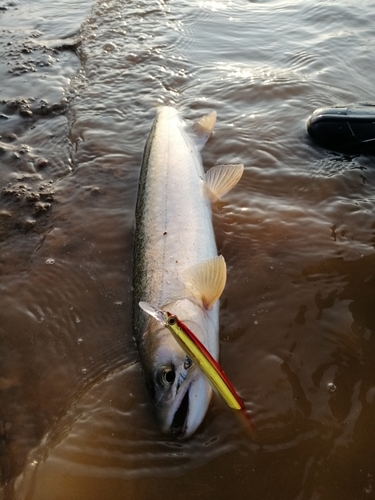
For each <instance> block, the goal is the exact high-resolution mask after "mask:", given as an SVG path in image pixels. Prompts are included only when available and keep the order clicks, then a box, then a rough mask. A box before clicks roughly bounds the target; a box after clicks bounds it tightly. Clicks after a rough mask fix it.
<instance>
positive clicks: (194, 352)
mask: <svg viewBox="0 0 375 500" xmlns="http://www.w3.org/2000/svg"><path fill="white" fill-rule="evenodd" d="M139 306H140V308H141V309H143V311H145V312H146V313H147V314H149V315H150V316H152V317H153V318H155V319H156V320H157V321H159V323H161V324H162V325H164V326H165V327H166V328H168V330H169V331H170V332H171V333H172V335H173V336H174V338H175V339H176V340H177V342H178V343H179V344H180V346H181V347H182V349H184V351H185V352H186V353H187V354H188V356H189V357H190V358H191V359H192V360H193V361H194V362H195V363H196V364H197V365H198V367H199V368H200V369H201V371H202V372H203V374H204V375H205V376H206V377H207V379H208V380H209V382H210V383H211V385H212V386H213V388H214V389H215V390H216V391H217V393H218V394H219V395H220V396H221V398H222V399H223V400H224V402H225V403H226V404H227V405H228V406H229V408H232V409H233V410H243V411H246V408H245V405H244V403H243V401H242V399H241V398H240V396H239V395H238V394H237V392H236V390H235V389H234V387H233V386H232V384H231V383H230V381H229V380H228V377H227V376H226V375H225V373H224V371H223V369H222V368H221V366H220V365H219V363H218V362H217V361H216V360H215V359H214V358H213V357H212V356H211V354H210V353H209V351H208V350H207V349H206V348H205V346H204V345H203V344H202V342H201V341H200V340H199V339H198V338H197V337H196V336H195V335H194V333H193V332H192V331H191V330H190V329H189V328H188V327H187V326H186V325H185V324H184V323H183V322H182V321H180V320H179V319H178V318H177V316H175V315H173V314H171V313H170V312H168V311H162V310H160V309H156V308H155V307H152V306H150V305H149V304H147V303H146V302H140V303H139Z"/></svg>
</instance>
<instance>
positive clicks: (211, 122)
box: [194, 111, 217, 149]
mask: <svg viewBox="0 0 375 500" xmlns="http://www.w3.org/2000/svg"><path fill="white" fill-rule="evenodd" d="M216 116H217V115H216V111H211V113H208V114H207V115H204V116H202V118H200V119H199V120H198V121H197V122H195V123H194V132H195V135H196V137H197V145H198V147H199V148H200V149H201V148H203V146H204V145H205V144H206V142H207V141H208V139H209V138H210V135H211V134H212V131H213V129H214V127H215V123H216Z"/></svg>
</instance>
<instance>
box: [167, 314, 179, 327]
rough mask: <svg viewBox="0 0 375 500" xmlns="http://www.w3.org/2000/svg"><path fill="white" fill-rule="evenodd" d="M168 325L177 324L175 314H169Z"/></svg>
mask: <svg viewBox="0 0 375 500" xmlns="http://www.w3.org/2000/svg"><path fill="white" fill-rule="evenodd" d="M167 322H168V325H169V326H174V325H176V324H177V321H176V316H169V318H168V320H167Z"/></svg>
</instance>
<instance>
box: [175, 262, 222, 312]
mask: <svg viewBox="0 0 375 500" xmlns="http://www.w3.org/2000/svg"><path fill="white" fill-rule="evenodd" d="M183 277H184V282H185V286H186V288H187V289H188V290H189V292H190V293H191V294H192V295H193V297H195V298H196V299H197V300H199V301H201V302H202V304H203V306H204V307H205V309H212V307H213V305H214V304H215V302H216V301H217V300H218V299H219V297H220V295H221V294H222V293H223V290H224V287H225V283H226V280H227V266H226V264H225V260H224V257H223V256H222V255H220V256H218V257H214V258H212V259H208V260H205V261H203V262H201V263H200V264H196V265H195V266H192V267H190V268H189V269H187V270H186V271H185V272H184V273H183Z"/></svg>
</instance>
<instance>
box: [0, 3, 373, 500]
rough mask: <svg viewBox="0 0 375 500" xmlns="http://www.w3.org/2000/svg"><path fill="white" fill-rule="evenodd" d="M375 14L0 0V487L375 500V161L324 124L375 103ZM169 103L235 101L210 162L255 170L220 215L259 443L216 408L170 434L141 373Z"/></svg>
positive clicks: (189, 115) (224, 321)
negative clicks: (329, 110)
mask: <svg viewBox="0 0 375 500" xmlns="http://www.w3.org/2000/svg"><path fill="white" fill-rule="evenodd" d="M2 7H3V8H2ZM91 9H92V10H91ZM374 22H375V7H374V5H373V3H372V2H369V1H364V2H361V4H360V5H359V4H358V3H356V4H355V3H354V2H351V1H346V2H340V3H339V2H335V1H334V0H328V1H318V2H316V1H314V2H313V1H303V2H299V1H292V0H289V1H276V0H269V1H262V2H245V1H240V0H237V1H229V0H228V1H222V2H219V1H218V2H214V1H212V2H208V1H207V2H205V1H201V2H185V1H180V0H177V1H175V2H162V1H160V2H146V1H143V0H141V1H138V2H131V1H130V2H126V3H125V2H121V1H120V0H112V1H111V0H108V1H106V2H101V1H99V2H98V3H96V4H92V3H91V2H89V1H88V0H87V2H80V3H79V5H77V2H72V1H66V0H64V1H63V2H59V3H56V4H54V3H52V2H47V1H40V0H38V1H36V0H35V1H30V0H29V1H28V2H8V3H7V2H5V3H0V26H1V33H2V38H1V40H0V50H1V53H2V55H3V57H2V58H1V61H0V77H1V81H2V84H1V90H0V136H1V138H0V147H1V149H0V153H1V155H0V162H1V171H0V183H1V190H2V191H1V197H0V203H1V206H0V269H1V275H2V279H1V301H2V310H1V313H0V314H1V322H0V328H1V331H0V342H1V344H0V345H1V348H0V358H1V362H0V391H1V392H0V480H1V489H0V499H1V500H3V499H7V500H8V499H16V498H17V499H27V500H29V499H32V500H44V499H49V500H57V499H67V498H72V499H73V498H74V499H80V500H81V499H82V500H83V499H85V498H90V499H96V498H97V499H99V498H103V496H105V497H106V498H111V499H116V498H121V499H124V498H126V499H133V498H137V499H138V498H139V499H151V498H152V499H157V498H164V497H165V495H168V496H172V495H174V496H176V497H178V498H181V499H184V498H189V499H191V498H204V499H205V498H211V497H213V496H215V497H216V498H219V499H226V498H229V497H236V498H240V499H242V498H249V496H250V495H251V496H252V497H253V498H261V499H267V500H268V499H274V498H275V499H276V498H277V499H285V500H287V499H288V500H290V499H296V500H305V499H306V500H307V499H309V500H310V499H311V500H317V499H321V500H329V499H332V498H341V499H345V500H346V499H348V500H349V499H350V500H352V499H364V498H373V496H374V474H375V463H374V458H373V446H372V443H373V441H374V438H375V427H374V419H373V412H374V398H375V372H374V368H373V359H374V354H375V344H374V330H375V314H374V310H373V300H374V297H375V289H374V287H375V278H374V275H375V253H374V241H375V240H374V238H375V222H374V218H373V215H372V214H373V213H374V201H375V197H374V195H373V190H374V186H375V173H374V171H373V163H374V158H373V157H371V156H366V155H356V156H349V155H343V154H339V153H334V152H331V151H328V150H326V149H323V148H321V147H319V146H318V145H316V144H314V143H313V141H312V140H311V139H310V138H309V137H308V136H307V134H306V127H305V122H306V119H307V117H308V116H309V114H310V113H311V112H312V111H313V110H314V109H316V108H318V107H321V106H326V105H332V104H336V103H350V102H358V101H362V102H363V101H371V100H374V99H373V81H374V76H375V69H374V65H373V61H374V55H375V54H374V52H375V49H374V28H373V26H374ZM160 103H167V104H175V105H176V106H178V107H179V109H180V110H181V114H182V115H183V116H184V117H185V118H186V119H192V120H194V119H196V118H198V117H200V116H201V115H202V114H204V113H206V112H207V111H209V110H211V109H215V110H216V111H217V113H218V123H217V126H216V128H215V133H214V135H213V137H212V138H211V139H210V140H209V142H208V143H207V145H206V147H205V149H204V151H203V160H204V164H205V166H206V167H207V168H208V167H211V166H213V165H214V164H217V163H225V162H230V163H235V162H243V163H244V164H245V173H244V176H243V178H242V180H241V182H240V183H239V184H238V186H236V188H235V189H234V190H233V191H231V192H230V193H228V194H227V195H226V196H225V198H224V199H223V200H222V201H221V202H220V203H218V204H217V205H215V206H214V207H213V221H214V229H215V233H216V238H217V244H218V249H219V252H220V253H222V254H223V255H224V256H225V259H226V261H227V265H228V282H227V286H226V289H225V291H224V294H223V297H222V300H221V312H220V322H221V331H220V339H221V351H220V352H221V358H220V359H221V364H222V365H223V367H224V369H225V371H226V373H227V374H228V376H229V378H230V380H231V381H232V382H233V384H234V385H235V387H236V388H237V389H238V391H239V392H240V394H241V396H242V397H243V398H244V400H245V402H246V405H247V407H248V408H249V410H250V411H251V413H252V415H253V421H254V425H255V428H256V432H255V435H254V436H251V437H249V435H248V433H247V432H246V431H245V430H244V428H243V425H242V423H241V421H240V420H238V419H237V418H236V415H234V414H233V413H231V412H229V411H228V410H227V409H226V408H225V407H224V406H223V405H222V403H221V402H220V401H218V400H217V399H216V398H214V399H213V401H212V404H211V406H210V409H209V411H208V414H207V416H206V419H205V421H204V423H203V425H202V426H201V428H200V429H199V431H198V433H197V434H196V435H195V436H194V437H193V438H192V439H190V440H188V441H175V440H173V439H171V438H168V437H165V436H163V435H161V434H160V432H159V431H158V428H157V426H156V423H155V422H154V418H153V414H152V411H151V407H150V404H149V400H148V396H147V393H146V390H145V388H144V380H143V375H142V371H141V368H140V367H139V365H138V363H137V353H136V350H135V347H134V344H133V339H132V326H131V275H132V238H133V221H134V206H135V198H136V192H137V182H138V174H139V167H140V162H141V158H142V151H143V146H144V142H145V139H146V136H147V134H148V131H149V129H150V127H151V123H152V119H153V116H154V108H155V106H157V105H158V104H160Z"/></svg>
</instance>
